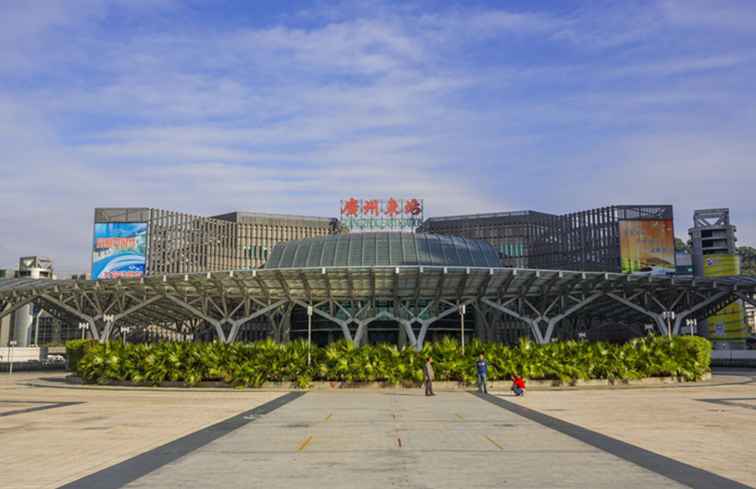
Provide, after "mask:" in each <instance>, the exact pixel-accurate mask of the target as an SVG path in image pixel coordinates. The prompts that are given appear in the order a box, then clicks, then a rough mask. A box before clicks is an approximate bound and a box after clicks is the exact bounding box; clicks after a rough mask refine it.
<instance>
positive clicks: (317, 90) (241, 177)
mask: <svg viewBox="0 0 756 489" xmlns="http://www.w3.org/2000/svg"><path fill="white" fill-rule="evenodd" d="M62 5H63V4H57V3H55V2H45V3H31V4H28V5H22V4H18V6H15V5H14V6H13V7H14V8H13V9H11V10H9V13H8V15H4V16H3V18H2V19H0V56H2V57H3V60H4V64H3V66H2V67H0V73H4V74H5V75H6V76H5V77H4V79H3V80H2V81H0V148H2V149H3V154H4V157H3V159H2V160H0V161H2V163H0V208H2V209H3V210H2V212H0V226H1V228H2V229H6V230H12V234H13V237H14V239H13V240H11V241H3V244H2V247H0V265H2V266H12V265H13V264H14V263H15V261H16V260H17V257H18V256H20V255H23V254H34V253H39V254H45V255H50V256H52V257H53V258H54V259H55V260H56V261H57V262H58V263H59V265H60V266H61V267H62V268H64V269H77V270H79V269H80V270H84V269H85V268H86V266H87V265H86V264H87V262H88V253H89V246H90V243H89V240H90V235H91V219H92V209H93V208H94V207H95V206H111V205H112V206H131V205H134V206H155V207H166V208H175V209H180V210H183V211H187V212H194V213H198V214H213V213H220V212H225V211H229V210H231V209H243V210H259V211H269V212H291V213H297V212H299V213H306V214H323V215H334V214H335V213H336V212H337V207H338V201H339V199H341V198H343V197H345V196H348V195H352V194H357V195H366V196H367V195H373V196H381V195H387V194H395V195H417V196H420V197H423V198H425V199H426V204H427V209H428V212H429V213H430V214H434V215H440V214H446V213H465V212H478V211H494V210H507V209H516V208H536V209H538V208H543V209H544V210H551V211H562V210H576V209H578V208H581V207H591V206H598V205H605V204H608V203H613V202H622V201H636V200H647V201H652V202H664V203H672V204H675V205H676V207H677V209H678V211H679V213H678V215H677V218H678V231H680V230H684V228H685V226H686V223H687V222H688V221H689V220H690V216H689V214H690V212H689V211H690V209H692V208H693V207H695V206H699V205H701V206H704V205H715V204H716V205H731V206H732V207H733V208H734V212H733V213H734V215H735V216H737V217H738V218H739V219H741V221H740V222H738V225H739V229H740V233H741V239H742V241H746V242H747V241H755V240H756V225H755V224H754V223H756V216H754V207H756V206H754V204H753V201H752V200H751V199H750V195H751V191H750V190H748V189H749V188H753V186H754V185H756V182H755V181H754V178H755V177H753V175H752V172H751V173H749V172H748V171H747V168H745V165H747V164H748V161H749V160H748V158H747V157H746V156H745V155H747V154H749V152H751V151H752V150H753V148H750V147H748V146H747V145H743V144H739V142H740V141H741V140H743V139H748V138H747V136H746V135H747V134H748V133H749V131H753V130H754V129H756V117H754V115H755V114H754V113H753V112H752V111H749V109H748V107H752V106H753V103H752V102H753V96H752V94H751V88H750V87H749V86H748V84H747V83H745V82H744V81H743V80H748V79H750V78H752V76H753V75H755V74H756V73H755V72H756V67H755V66H754V59H753V56H752V53H753V49H754V48H755V47H756V38H754V36H753V35H751V36H750V37H748V33H747V32H746V31H745V30H738V32H737V36H738V38H737V42H735V41H734V40H732V39H731V38H730V37H731V35H730V33H729V30H728V29H730V27H728V26H727V24H728V23H730V22H732V19H730V18H729V17H727V16H726V15H725V16H722V15H720V17H719V20H718V21H717V22H708V23H706V24H705V25H704V24H701V21H700V19H699V20H697V16H700V15H703V14H701V12H702V11H703V9H704V8H705V7H704V6H699V7H695V8H692V10H696V9H697V8H700V9H701V10H700V11H696V12H693V13H685V12H683V11H681V10H680V9H681V8H682V7H681V5H680V4H674V3H671V2H663V1H660V2H658V3H657V2H649V3H648V4H646V5H645V6H643V7H640V6H638V5H635V4H629V3H626V2H596V3H593V4H592V5H591V8H587V7H586V8H581V9H572V10H567V9H559V10H557V9H539V8H536V6H534V5H533V4H530V3H528V4H522V5H518V4H512V5H511V6H509V7H507V8H501V7H500V6H494V7H485V6H480V5H478V6H476V7H467V6H462V5H456V6H449V7H438V8H433V9H430V8H427V7H426V6H425V5H424V4H422V3H418V4H415V3H402V4H391V3H386V2H382V1H373V2H363V3H352V2H350V3H345V4H331V3H328V4H321V5H317V4H316V6H315V7H312V8H310V9H309V10H306V11H304V10H286V9H283V8H282V9H281V10H277V11H276V12H275V13H274V14H271V15H270V16H269V17H266V18H258V17H259V16H255V15H252V14H250V13H248V12H246V11H245V9H246V8H247V7H244V6H242V7H235V8H241V11H239V12H225V15H224V16H223V17H222V18H221V17H219V16H217V15H215V14H216V13H217V10H218V9H217V7H213V8H206V9H205V8H204V7H202V5H201V4H197V5H193V6H192V8H189V7H188V6H187V5H186V4H184V3H182V2H179V1H163V0H153V1H150V0H145V1H143V2H136V3H135V2H115V3H114V2H100V1H95V0H92V1H81V2H76V3H69V2H66V3H65V7H66V8H63V7H62ZM228 8H229V9H230V8H232V7H231V6H229V7H228ZM728 9H729V10H727V11H728V12H733V11H734V10H733V9H737V11H738V13H739V15H740V16H742V17H743V18H748V16H749V15H752V14H753V10H754V9H753V8H749V7H748V5H743V4H732V6H731V7H728ZM709 10H710V9H709ZM237 18H239V19H244V18H246V19H250V20H249V21H244V20H237ZM728 19H729V20H728ZM6 60H7V62H5V61H6ZM704 142H705V144H704ZM720 170H721V171H720ZM735 173H737V174H738V177H737V178H734V177H733V176H732V175H733V174H735ZM676 175H677V176H676ZM633 178H635V180H633ZM675 179H677V180H675ZM631 181H633V182H637V183H633V184H630V183H629V182H631ZM30 182H33V186H34V188H44V191H43V192H36V193H35V194H34V200H33V202H32V200H31V197H30V195H31V194H30V190H29V188H30V187H29V186H30ZM675 182H678V183H680V184H679V185H678V184H676V183H675ZM718 202H719V203H721V204H717V203H718Z"/></svg>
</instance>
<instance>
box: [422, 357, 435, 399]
mask: <svg viewBox="0 0 756 489" xmlns="http://www.w3.org/2000/svg"><path fill="white" fill-rule="evenodd" d="M423 384H424V385H425V395H426V396H435V395H436V394H434V393H433V359H432V358H431V357H428V359H427V360H426V361H425V365H423Z"/></svg>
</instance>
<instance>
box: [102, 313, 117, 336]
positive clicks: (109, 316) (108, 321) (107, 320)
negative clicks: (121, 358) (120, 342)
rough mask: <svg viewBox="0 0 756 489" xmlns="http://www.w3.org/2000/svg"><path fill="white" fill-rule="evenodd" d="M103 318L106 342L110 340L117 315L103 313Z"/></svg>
mask: <svg viewBox="0 0 756 489" xmlns="http://www.w3.org/2000/svg"><path fill="white" fill-rule="evenodd" d="M102 320H103V321H105V323H106V324H105V331H106V333H105V343H107V342H108V341H110V330H111V329H112V328H113V323H114V322H115V316H113V315H112V314H103V315H102Z"/></svg>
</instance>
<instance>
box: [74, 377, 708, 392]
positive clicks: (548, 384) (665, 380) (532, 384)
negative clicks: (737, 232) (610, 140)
mask: <svg viewBox="0 0 756 489" xmlns="http://www.w3.org/2000/svg"><path fill="white" fill-rule="evenodd" d="M708 380H711V374H706V375H704V377H703V378H702V379H701V381H708ZM691 382H695V381H689V380H686V379H685V378H683V377H647V378H644V379H634V380H609V379H590V380H576V381H574V382H569V383H564V382H561V381H559V380H528V381H527V384H528V390H531V391H538V390H556V389H578V388H595V387H599V388H600V387H609V388H612V387H621V386H654V385H665V384H666V385H670V384H682V383H691ZM66 383H68V384H75V385H92V386H96V385H103V386H119V387H156V388H158V387H168V388H185V389H190V388H199V389H202V388H227V389H250V390H255V389H259V390H280V391H290V390H298V387H296V385H294V383H292V382H265V383H264V384H263V385H262V386H260V387H235V386H232V385H230V384H228V383H226V382H223V381H220V380H219V381H203V382H199V383H198V384H196V385H194V386H190V385H187V384H185V383H184V382H173V381H165V382H161V383H160V384H158V385H153V384H136V383H134V382H131V381H128V380H125V381H117V380H112V381H109V382H106V383H104V384H95V383H85V382H84V381H83V380H82V379H81V377H77V376H75V375H68V376H66ZM510 385H511V383H510V382H498V381H496V382H489V383H488V389H489V390H491V391H508V390H509V387H510ZM421 388H422V385H420V384H413V383H411V382H405V383H401V384H390V383H387V382H344V381H314V382H312V384H311V385H310V387H309V388H308V389H304V390H318V391H331V390H342V389H352V390H369V389H373V390H380V389H421ZM433 389H434V390H436V391H439V392H448V391H470V390H477V386H476V385H475V384H465V383H463V382H453V381H438V382H433Z"/></svg>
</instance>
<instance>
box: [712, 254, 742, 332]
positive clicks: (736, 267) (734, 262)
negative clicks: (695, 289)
mask: <svg viewBox="0 0 756 489" xmlns="http://www.w3.org/2000/svg"><path fill="white" fill-rule="evenodd" d="M703 275H704V277H730V276H732V275H740V257H739V256H738V255H704V260H703ZM743 312H744V311H743V305H742V304H741V303H740V302H734V303H732V304H730V305H729V306H727V307H725V308H724V309H722V310H721V311H719V312H718V313H716V314H713V315H711V316H709V317H708V318H707V319H706V322H707V325H708V330H709V338H711V339H712V340H714V341H717V340H720V341H742V340H743V339H745V337H746V336H747V335H748V329H747V327H746V323H745V320H744V314H743Z"/></svg>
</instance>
